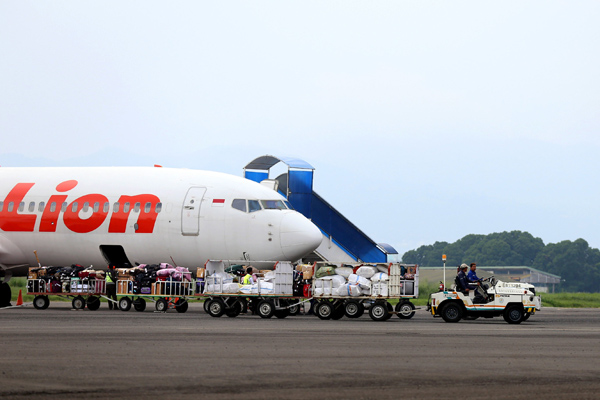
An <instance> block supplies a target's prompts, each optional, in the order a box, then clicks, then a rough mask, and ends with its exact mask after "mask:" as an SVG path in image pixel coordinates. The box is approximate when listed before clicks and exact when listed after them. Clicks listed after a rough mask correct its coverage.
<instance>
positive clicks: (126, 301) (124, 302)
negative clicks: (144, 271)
mask: <svg viewBox="0 0 600 400" xmlns="http://www.w3.org/2000/svg"><path fill="white" fill-rule="evenodd" d="M130 308H131V299H130V298H129V297H122V298H121V299H120V300H119V310H121V311H129V309H130Z"/></svg>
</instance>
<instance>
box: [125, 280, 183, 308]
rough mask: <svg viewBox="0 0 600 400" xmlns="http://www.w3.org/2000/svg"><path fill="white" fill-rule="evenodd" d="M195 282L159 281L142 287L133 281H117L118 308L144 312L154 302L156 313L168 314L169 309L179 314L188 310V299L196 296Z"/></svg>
mask: <svg viewBox="0 0 600 400" xmlns="http://www.w3.org/2000/svg"><path fill="white" fill-rule="evenodd" d="M194 285H195V282H193V281H189V280H182V281H175V280H165V281H162V280H157V281H156V282H153V283H152V284H150V285H141V284H140V283H139V282H137V281H135V280H133V279H119V280H117V297H118V306H119V309H120V310H121V311H129V310H130V309H131V307H132V306H133V308H134V309H135V310H136V311H140V312H141V311H144V310H145V309H146V303H147V302H148V301H153V302H154V303H155V308H156V311H159V312H166V311H167V310H168V309H169V307H171V308H175V310H176V311H177V312H179V313H184V312H186V311H187V310H188V306H189V304H188V299H189V298H191V297H193V295H194Z"/></svg>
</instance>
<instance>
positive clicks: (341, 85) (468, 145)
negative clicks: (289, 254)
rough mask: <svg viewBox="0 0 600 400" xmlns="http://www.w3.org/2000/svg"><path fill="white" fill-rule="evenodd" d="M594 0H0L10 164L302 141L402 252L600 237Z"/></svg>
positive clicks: (222, 155)
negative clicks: (507, 238)
mask: <svg viewBox="0 0 600 400" xmlns="http://www.w3.org/2000/svg"><path fill="white" fill-rule="evenodd" d="M598 21H600V2H598V1H588V2H586V1H547V0H546V1H527V2H522V1H503V2H481V1H451V2H442V1H377V2H366V1H359V2H355V1H301V2H300V1H252V2H250V1H239V2H238V1H226V2H224V1H219V2H200V1H177V2H162V1H161V2H158V1H94V2H92V1H86V2H73V1H52V2H46V1H44V2H42V1H35V2H32V1H23V0H18V1H10V0H3V1H2V2H0V138H1V139H2V145H1V147H0V165H2V166H30V165H35V166H38V165H42V166H46V165H47V166H53V165H73V166H84V165H153V164H161V165H163V166H172V167H186V168H195V169H209V170H215V171H221V172H228V173H232V174H236V175H241V174H242V169H243V167H244V166H245V165H246V164H247V163H248V162H249V161H251V160H253V159H254V158H256V157H258V156H261V155H264V154H272V155H275V156H295V157H298V158H301V159H304V160H306V161H308V162H309V163H310V164H312V165H313V166H314V167H315V168H316V171H315V183H314V187H315V191H316V192H317V193H319V194H320V195H321V196H322V197H324V198H325V199H326V200H327V201H329V202H330V203H331V204H332V205H333V206H334V207H336V208H338V210H340V211H341V212H342V213H343V214H344V215H345V216H346V217H347V218H348V219H350V220H351V221H352V222H354V223H355V224H356V225H357V226H358V227H359V228H361V229H362V230H363V231H364V232H365V233H367V234H368V235H369V236H370V237H371V238H372V239H373V240H375V241H377V242H387V243H389V244H391V245H393V246H394V247H396V248H397V250H399V251H400V253H403V252H405V251H407V250H411V249H414V248H416V247H418V246H420V245H422V244H432V243H434V242H435V241H448V242H453V241H455V240H457V239H459V238H461V237H463V236H465V235H467V234H470V233H478V234H488V233H492V232H502V231H511V230H521V231H528V232H530V233H531V234H532V235H534V236H536V237H540V238H542V239H543V241H544V243H555V242H558V241H561V240H575V239H577V238H583V239H586V240H587V241H588V242H589V243H590V245H591V246H592V247H600V229H599V228H598V227H599V225H600V207H599V205H598V199H599V197H600V196H599V194H600V185H599V180H600V179H599V178H600V176H599V175H600V172H599V171H600V159H599V154H600V151H599V150H600V135H599V133H600V129H599V128H600V24H599V23H598Z"/></svg>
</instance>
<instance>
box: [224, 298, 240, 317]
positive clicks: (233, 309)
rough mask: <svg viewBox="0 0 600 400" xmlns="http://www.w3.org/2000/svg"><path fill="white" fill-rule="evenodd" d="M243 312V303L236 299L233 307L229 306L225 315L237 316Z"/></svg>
mask: <svg viewBox="0 0 600 400" xmlns="http://www.w3.org/2000/svg"><path fill="white" fill-rule="evenodd" d="M241 312H242V303H241V302H240V301H237V300H236V301H235V302H234V303H233V304H232V305H231V307H229V308H228V309H227V310H226V311H225V315H227V316H228V317H229V318H235V317H237V316H238V315H240V313H241Z"/></svg>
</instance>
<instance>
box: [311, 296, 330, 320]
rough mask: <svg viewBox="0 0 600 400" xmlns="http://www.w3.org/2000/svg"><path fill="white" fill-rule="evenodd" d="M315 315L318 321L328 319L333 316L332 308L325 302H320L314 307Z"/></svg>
mask: <svg viewBox="0 0 600 400" xmlns="http://www.w3.org/2000/svg"><path fill="white" fill-rule="evenodd" d="M315 314H317V317H319V319H330V318H331V315H332V314H333V306H332V305H331V303H330V302H328V301H327V300H323V301H320V302H318V303H317V305H316V307H315Z"/></svg>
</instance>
